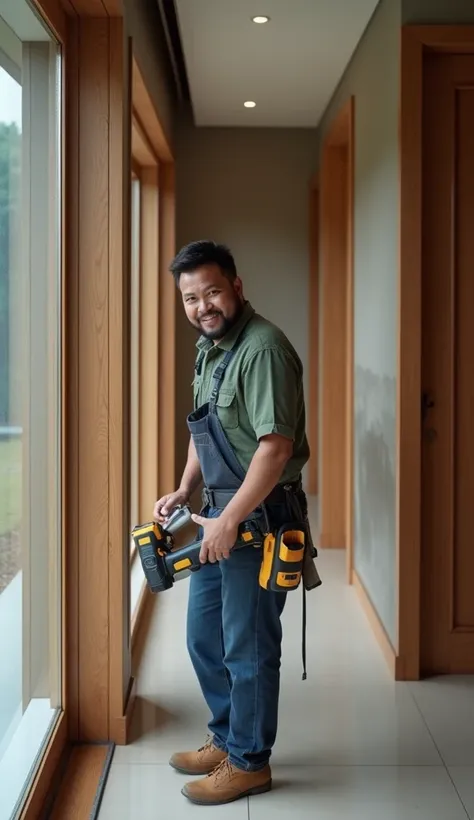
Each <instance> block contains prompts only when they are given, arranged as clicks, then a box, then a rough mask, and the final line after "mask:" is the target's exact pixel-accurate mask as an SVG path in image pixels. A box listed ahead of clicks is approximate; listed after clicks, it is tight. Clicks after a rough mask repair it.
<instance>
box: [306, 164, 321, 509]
mask: <svg viewBox="0 0 474 820" xmlns="http://www.w3.org/2000/svg"><path fill="white" fill-rule="evenodd" d="M319 196H320V191H319V173H318V172H316V173H315V174H313V176H312V178H311V180H310V183H309V201H308V205H309V207H308V214H309V225H308V234H309V283H308V297H309V313H308V443H309V448H310V453H311V454H310V459H309V463H308V479H307V490H308V494H309V495H317V494H318V490H319V446H318V442H319V207H320V206H319Z"/></svg>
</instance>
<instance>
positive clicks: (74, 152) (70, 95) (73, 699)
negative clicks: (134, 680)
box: [64, 20, 79, 738]
mask: <svg viewBox="0 0 474 820" xmlns="http://www.w3.org/2000/svg"><path fill="white" fill-rule="evenodd" d="M67 52H68V71H67V83H66V99H67V138H66V212H67V225H68V230H67V235H66V237H65V239H66V248H65V251H66V276H65V282H64V292H65V303H66V305H67V308H66V311H67V313H66V323H65V332H66V335H65V343H66V350H65V353H66V367H65V373H64V379H65V381H64V388H65V395H66V418H65V440H66V450H67V459H66V461H65V467H66V471H65V474H64V477H65V488H64V490H65V493H64V495H65V499H66V504H65V510H64V514H65V532H66V540H65V544H64V548H65V575H66V582H67V596H66V602H65V603H66V623H65V626H66V629H65V631H64V648H65V649H66V655H65V657H66V700H65V703H66V710H67V716H68V727H69V735H70V736H71V737H72V738H77V737H78V734H79V584H78V583H77V579H78V578H79V356H78V351H79V252H78V242H79V209H78V204H79V203H78V196H77V193H78V191H79V25H78V22H77V20H69V21H68V39H67Z"/></svg>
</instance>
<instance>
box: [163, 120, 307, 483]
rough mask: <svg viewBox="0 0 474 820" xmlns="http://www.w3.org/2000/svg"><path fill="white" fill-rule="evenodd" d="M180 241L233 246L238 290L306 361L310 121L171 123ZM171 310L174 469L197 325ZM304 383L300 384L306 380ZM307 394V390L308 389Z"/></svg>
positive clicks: (181, 445) (181, 451) (181, 453)
mask: <svg viewBox="0 0 474 820" xmlns="http://www.w3.org/2000/svg"><path fill="white" fill-rule="evenodd" d="M176 140H177V244H178V247H181V246H182V245H184V244H185V243H187V242H190V241H192V240H195V239H213V240H215V241H218V242H223V243H225V244H227V245H229V246H230V248H231V250H232V252H233V254H234V256H235V260H236V264H237V267H238V270H239V274H240V275H241V277H242V280H243V283H244V293H245V296H246V297H247V298H248V299H249V300H250V302H251V303H252V304H253V306H254V307H255V309H256V310H257V311H258V312H259V313H261V314H262V315H264V316H265V317H267V318H268V319H270V320H271V321H273V322H275V323H276V324H277V325H279V326H280V327H281V328H282V330H283V331H284V332H285V333H286V335H287V336H288V337H289V339H290V341H291V342H292V343H293V344H294V346H295V348H296V350H297V352H298V353H299V355H300V356H301V359H302V362H303V367H304V368H305V369H306V367H307V361H308V272H309V271H308V268H309V257H308V250H309V240H308V186H309V180H310V178H311V175H312V172H313V170H314V165H315V163H316V132H315V131H314V130H311V129H308V130H295V129H291V130H282V129H275V130H273V129H225V128H215V129H213V128H204V129H200V128H199V129H198V128H194V127H193V125H192V124H191V123H190V122H189V119H188V118H184V117H183V119H182V121H181V123H180V125H179V126H178V128H177V133H176ZM177 310H178V313H177V349H178V351H179V354H178V355H179V366H178V368H177V370H178V372H177V425H178V430H179V442H178V465H177V473H178V475H179V474H180V471H181V469H182V466H183V463H184V458H185V448H186V441H187V430H186V428H185V424H184V420H185V416H186V414H187V412H189V409H190V407H191V401H192V393H191V381H192V375H193V374H192V369H193V362H194V355H195V350H194V344H195V341H196V334H195V332H194V330H192V329H190V328H189V326H188V324H187V321H186V319H185V318H184V314H183V309H182V305H181V302H180V300H178V309H177ZM305 386H306V385H305ZM306 393H307V389H306Z"/></svg>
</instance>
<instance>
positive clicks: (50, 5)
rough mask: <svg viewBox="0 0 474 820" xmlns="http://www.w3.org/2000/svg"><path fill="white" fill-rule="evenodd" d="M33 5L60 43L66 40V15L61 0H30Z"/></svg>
mask: <svg viewBox="0 0 474 820" xmlns="http://www.w3.org/2000/svg"><path fill="white" fill-rule="evenodd" d="M32 3H33V6H34V7H35V8H36V9H37V11H38V12H39V14H40V16H41V17H42V18H43V20H44V21H45V23H46V24H47V25H48V26H49V28H50V29H51V31H52V32H53V34H54V35H55V36H56V37H57V39H58V40H59V42H60V43H61V44H62V45H65V43H66V41H67V16H66V12H65V10H64V6H63V5H62V4H61V0H32Z"/></svg>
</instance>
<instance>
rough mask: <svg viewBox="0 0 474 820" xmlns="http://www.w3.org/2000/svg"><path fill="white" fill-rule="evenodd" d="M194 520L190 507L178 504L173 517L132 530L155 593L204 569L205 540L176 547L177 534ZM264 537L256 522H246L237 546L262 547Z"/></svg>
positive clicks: (241, 528)
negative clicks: (203, 552)
mask: <svg viewBox="0 0 474 820" xmlns="http://www.w3.org/2000/svg"><path fill="white" fill-rule="evenodd" d="M190 521H191V510H190V509H189V507H187V506H185V507H181V506H180V507H176V509H175V510H173V512H172V513H171V515H170V516H169V518H168V519H167V520H166V521H165V522H164V523H163V524H159V523H157V522H156V521H151V522H150V523H148V524H141V525H139V526H137V527H135V528H134V529H133V530H132V538H133V540H134V541H135V544H136V546H137V550H138V554H139V556H140V560H141V564H142V567H143V572H144V574H145V579H146V581H147V584H148V586H149V588H150V589H151V591H152V592H164V590H166V589H171V587H172V586H173V585H174V582H175V581H176V580H178V579H180V578H185V577H186V576H188V575H189V573H190V572H196V571H197V570H199V569H200V568H201V566H202V565H201V562H200V560H199V553H200V551H201V543H202V542H201V541H200V540H196V541H192V542H191V543H190V544H188V545H187V546H185V547H181V548H179V549H176V550H174V549H173V548H174V537H173V536H174V533H176V532H177V531H178V530H180V529H181V528H182V527H184V526H186V524H188V523H189V522H190ZM262 543H263V536H262V534H261V532H260V530H259V529H258V528H257V527H256V526H255V525H254V524H253V522H252V521H245V522H244V524H242V525H241V526H240V527H239V533H238V540H237V542H236V544H235V546H234V547H233V549H239V548H240V547H248V546H255V547H258V546H261V545H262Z"/></svg>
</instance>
